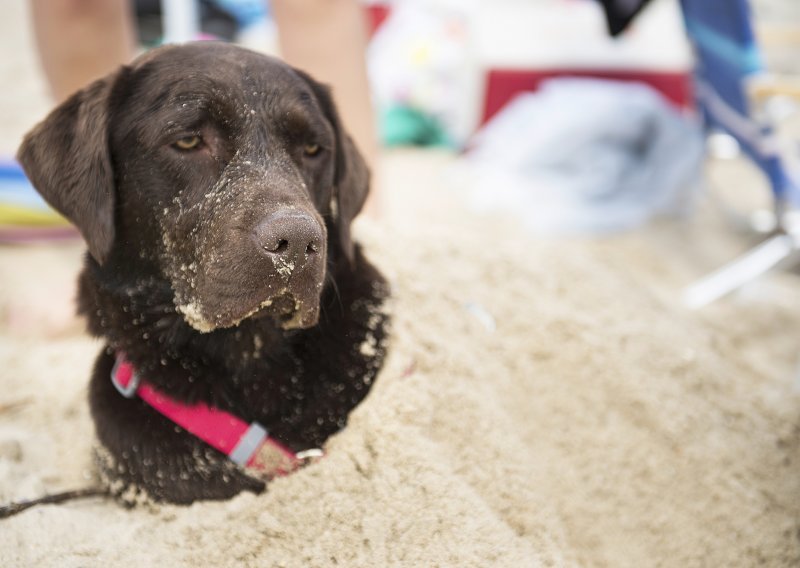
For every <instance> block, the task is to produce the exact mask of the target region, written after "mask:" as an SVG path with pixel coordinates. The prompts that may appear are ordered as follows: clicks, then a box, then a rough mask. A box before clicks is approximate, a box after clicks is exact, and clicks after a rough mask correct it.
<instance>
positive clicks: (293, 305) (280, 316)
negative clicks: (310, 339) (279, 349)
mask: <svg viewBox="0 0 800 568" xmlns="http://www.w3.org/2000/svg"><path fill="white" fill-rule="evenodd" d="M265 318H269V319H272V320H273V321H274V322H275V324H276V325H277V326H278V327H280V328H281V329H285V330H290V329H306V328H309V327H313V326H315V325H317V322H319V300H318V299H316V300H315V301H312V302H309V301H301V300H298V299H297V298H295V296H294V295H292V294H291V293H290V292H284V293H282V294H278V295H277V296H276V297H274V298H271V299H269V300H267V301H265V302H263V303H262V304H260V305H259V307H258V308H257V309H256V311H254V312H251V315H249V316H248V319H254V320H255V319H265Z"/></svg>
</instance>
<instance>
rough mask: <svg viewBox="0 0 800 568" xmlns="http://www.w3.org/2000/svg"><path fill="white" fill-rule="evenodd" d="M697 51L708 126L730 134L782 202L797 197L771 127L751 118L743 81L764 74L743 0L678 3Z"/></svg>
mask: <svg viewBox="0 0 800 568" xmlns="http://www.w3.org/2000/svg"><path fill="white" fill-rule="evenodd" d="M681 7H682V8H683V14H684V19H685V21H686V31H687V34H688V36H689V39H690V41H691V42H692V45H693V47H694V50H695V56H696V58H697V62H696V69H695V75H696V81H697V99H698V103H699V105H700V108H701V111H702V113H703V116H704V118H705V121H706V124H707V125H708V126H709V127H712V128H719V129H721V130H723V131H725V132H728V133H729V134H731V135H732V136H733V137H735V138H736V140H737V141H738V142H739V144H740V145H741V147H742V149H743V150H744V152H745V153H746V154H747V155H748V156H749V157H750V158H751V159H752V160H753V161H754V162H755V163H756V164H757V165H758V166H759V167H760V168H761V170H762V171H763V172H764V173H765V174H766V175H767V177H768V178H769V181H770V185H771V186H772V190H773V193H774V194H775V197H776V199H778V200H779V201H785V200H786V199H787V198H788V196H789V193H790V192H791V193H792V194H797V193H798V192H797V188H796V187H795V186H794V185H793V184H792V182H791V180H790V178H789V176H788V175H787V173H786V169H785V167H784V165H783V162H782V160H781V158H780V156H779V155H778V153H777V145H776V144H775V142H774V139H773V133H772V129H771V128H770V127H769V125H765V124H759V123H758V122H756V121H755V120H754V119H753V116H752V108H751V105H750V100H749V97H748V93H747V81H748V80H749V79H751V78H752V77H753V76H755V75H758V74H759V73H761V72H763V64H762V61H761V55H760V52H759V50H758V46H757V44H756V41H755V37H754V35H753V28H752V25H751V15H750V6H749V5H748V2H747V0H681Z"/></svg>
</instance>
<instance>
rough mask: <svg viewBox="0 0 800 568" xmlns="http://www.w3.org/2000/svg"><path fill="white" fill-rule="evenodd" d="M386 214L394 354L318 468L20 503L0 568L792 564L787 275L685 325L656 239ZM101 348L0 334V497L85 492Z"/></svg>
mask: <svg viewBox="0 0 800 568" xmlns="http://www.w3.org/2000/svg"><path fill="white" fill-rule="evenodd" d="M415 160H416V161H415ZM401 166H402V167H403V168H405V167H410V168H411V170H412V171H415V172H424V171H425V169H426V167H429V166H430V164H427V165H426V162H425V160H419V159H418V158H415V157H414V156H399V157H397V158H395V161H394V162H392V163H390V168H389V172H388V173H391V171H392V167H395V168H399V167H401ZM406 179H408V178H406ZM418 197H419V196H418ZM398 199H400V200H401V201H403V203H405V206H406V207H409V208H413V204H412V203H410V202H408V201H406V199H407V197H400V198H398ZM451 209H452V208H451ZM393 210H394V211H399V213H398V215H397V216H396V217H394V219H395V221H389V222H387V223H386V224H385V225H383V226H381V227H374V226H369V225H363V226H362V227H361V231H360V234H361V240H362V241H363V242H365V243H366V246H367V248H368V250H369V254H370V256H371V258H373V259H374V260H375V261H376V263H377V264H379V265H380V267H381V268H382V270H383V271H384V272H385V274H387V276H388V277H389V278H390V280H391V282H392V285H393V290H394V300H393V306H392V311H393V314H394V315H393V317H394V325H393V335H392V343H391V354H390V357H389V360H388V362H387V364H386V366H385V368H384V370H383V372H382V374H381V376H380V378H379V379H378V381H377V383H376V385H375V387H374V388H373V390H372V392H371V394H370V395H369V397H368V398H367V399H366V401H365V402H364V403H363V404H362V405H361V406H360V407H358V408H357V409H356V411H355V412H354V413H353V414H352V417H351V420H350V423H349V426H348V427H347V428H346V429H345V430H344V431H343V432H342V433H341V434H340V435H338V436H336V437H335V438H334V439H332V440H331V441H330V443H329V445H328V448H327V449H328V455H327V457H326V458H325V459H324V460H322V461H321V462H319V463H317V464H314V465H312V466H309V467H307V468H305V469H303V470H301V471H299V472H298V473H296V474H294V475H291V476H290V477H287V478H282V479H279V480H277V481H275V482H273V483H272V484H271V485H270V487H269V490H268V492H267V493H266V494H264V495H261V496H254V495H250V494H244V495H241V496H239V497H237V498H235V499H233V500H231V501H229V502H222V503H213V502H207V503H197V504H195V505H193V506H191V507H175V506H147V507H140V508H137V509H134V510H125V509H122V508H120V507H119V506H118V505H116V504H115V503H113V502H109V501H106V500H102V499H90V500H86V501H83V502H73V503H69V504H65V505H59V506H43V507H38V508H35V509H32V510H29V511H27V512H25V513H22V514H20V515H18V516H16V517H14V518H11V519H8V520H5V521H0V524H1V525H2V529H1V530H0V556H2V565H3V566H59V567H64V566H87V565H90V566H150V565H164V566H193V565H213V566H540V565H541V566H571V565H588V566H615V567H619V566H655V565H659V566H661V565H663V566H682V567H685V566H753V565H762V564H763V565H767V566H796V565H798V562H800V474H799V472H800V397H798V396H797V393H796V391H794V390H793V385H792V383H791V380H790V379H789V372H788V368H789V364H788V363H786V361H788V360H789V359H790V357H793V356H794V355H795V354H796V352H797V337H799V336H800V335H798V334H797V330H798V329H800V309H799V308H798V306H800V301H799V300H800V290H798V289H797V288H798V287H797V286H796V282H795V281H792V280H791V279H789V278H788V277H781V276H773V277H770V278H768V279H767V280H766V282H768V284H762V286H765V285H768V286H770V287H771V288H770V290H771V292H770V300H769V301H765V300H751V301H745V300H740V301H739V302H738V303H731V302H728V303H723V304H722V305H721V306H719V307H716V308H712V309H711V310H709V311H707V312H705V313H704V314H703V316H702V319H701V316H700V315H698V314H695V313H690V312H687V311H684V310H683V309H681V308H680V307H678V306H677V305H674V304H673V303H672V302H671V300H670V299H669V298H671V296H670V294H668V293H666V292H665V290H666V288H667V286H666V284H665V282H666V281H668V280H669V277H668V274H671V277H673V278H674V277H675V273H676V271H677V272H679V268H676V267H679V266H680V262H679V261H676V260H675V259H679V258H681V256H680V255H676V254H675V253H673V260H672V268H671V269H670V268H668V267H669V265H670V263H669V262H668V260H669V259H665V258H662V259H654V258H653V250H652V249H648V252H647V254H645V253H643V252H642V249H641V246H642V245H641V244H633V245H630V244H628V245H626V244H624V243H617V244H616V245H613V246H612V245H592V246H590V245H586V244H580V243H549V244H548V243H542V242H535V241H532V240H530V239H528V238H526V237H524V236H523V235H521V234H518V233H516V232H515V230H514V229H513V228H509V227H508V226H507V225H508V224H507V223H490V222H486V221H479V220H476V219H474V218H471V217H469V216H468V215H467V214H466V213H464V212H461V211H459V212H458V214H457V215H446V214H445V209H443V208H441V207H440V208H438V209H435V210H436V211H437V215H438V219H439V222H438V223H435V224H434V223H427V222H425V220H424V219H423V220H422V222H419V223H415V224H413V226H408V225H409V223H400V222H397V221H396V219H397V218H398V217H403V216H404V215H403V204H398V206H397V207H395V208H394V209H393ZM5 254H7V255H8V254H18V252H17V253H15V252H13V251H12V252H8V251H7V252H6V253H5ZM42 268H43V269H44V267H42ZM670 271H671V272H670ZM757 297H758V298H763V294H759V295H757ZM780 318H783V319H780ZM775 322H777V323H778V325H777V326H775V325H773V324H774V323H775ZM770 334H774V335H775V336H776V337H778V336H780V337H784V336H785V335H786V334H789V336H790V337H794V340H793V341H794V346H795V347H794V351H789V355H788V356H787V357H785V359H786V361H783V360H781V359H780V357H777V356H775V354H774V353H772V352H771V351H770V349H784V350H785V349H790V345H791V340H788V341H787V340H785V341H784V343H783V344H780V342H778V347H775V344H776V342H775V341H771V339H772V338H771V337H770ZM769 345H771V346H772V347H769ZM98 348H99V346H98V344H96V343H94V342H93V341H91V340H89V339H85V338H83V337H80V336H78V337H72V338H64V339H58V340H50V341H46V342H44V341H37V340H30V339H29V340H23V339H19V338H14V337H10V336H9V335H7V334H6V336H4V337H3V339H2V353H0V355H1V356H2V361H3V364H2V367H0V373H2V375H3V377H2V381H1V382H0V384H2V385H3V392H4V394H3V396H2V404H1V405H0V501H8V500H10V499H16V498H23V497H31V496H35V495H39V494H41V493H44V492H47V491H57V490H63V489H66V488H73V487H78V486H85V485H87V484H89V483H91V477H92V473H91V464H90V458H89V456H90V447H91V443H92V435H91V430H92V426H91V423H90V421H89V418H88V413H87V406H86V402H85V394H86V393H85V385H86V381H87V377H88V370H89V367H90V365H91V362H92V359H93V357H94V354H95V353H96V351H97V350H98ZM784 363H786V364H784Z"/></svg>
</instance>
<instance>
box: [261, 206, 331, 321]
mask: <svg viewBox="0 0 800 568" xmlns="http://www.w3.org/2000/svg"><path fill="white" fill-rule="evenodd" d="M253 240H254V242H255V245H256V247H257V248H258V251H259V253H260V254H261V255H263V256H264V257H266V258H267V260H268V261H269V262H271V263H272V266H273V267H274V270H275V273H276V274H277V277H278V279H279V280H280V281H281V284H282V287H281V291H280V292H279V293H278V294H276V295H275V296H273V297H272V298H270V299H269V300H268V301H267V302H265V306H264V309H263V310H262V312H263V313H264V314H265V315H270V316H272V317H275V318H277V319H278V321H279V323H280V325H281V327H282V328H284V329H293V328H304V327H310V326H312V325H314V324H316V323H317V320H318V319H319V296H320V292H321V291H322V285H323V280H324V277H325V258H326V254H327V251H326V236H325V232H324V229H323V228H322V225H321V224H320V223H319V222H318V221H317V220H316V219H315V218H314V217H312V216H311V215H310V214H308V213H305V212H302V211H297V210H289V211H279V212H277V213H273V214H271V215H269V216H267V217H266V218H265V219H263V220H262V221H261V222H260V223H259V224H258V225H257V226H256V228H255V229H254V231H253Z"/></svg>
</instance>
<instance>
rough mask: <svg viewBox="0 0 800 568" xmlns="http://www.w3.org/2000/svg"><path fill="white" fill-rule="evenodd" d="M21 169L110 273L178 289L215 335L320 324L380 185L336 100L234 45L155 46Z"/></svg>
mask: <svg viewBox="0 0 800 568" xmlns="http://www.w3.org/2000/svg"><path fill="white" fill-rule="evenodd" d="M18 157H19V161H20V162H21V163H22V165H23V167H24V169H25V171H26V173H27V174H28V176H29V177H30V179H31V181H32V182H33V184H34V186H35V187H36V189H37V190H38V191H39V192H40V193H41V194H42V195H43V196H44V198H45V199H46V200H47V201H48V202H49V203H50V204H51V205H52V206H53V207H54V208H55V209H56V210H58V211H60V212H61V213H62V214H63V215H64V216H66V217H67V218H69V219H70V220H71V221H73V222H74V223H75V225H77V227H78V229H79V230H80V231H81V233H82V235H83V236H84V238H85V240H86V242H87V244H88V247H89V252H90V253H91V256H92V258H93V261H94V262H96V263H98V264H99V265H102V270H108V271H110V273H112V274H115V275H118V277H120V278H127V277H129V276H130V275H135V274H153V273H155V274H156V275H157V276H159V277H162V278H164V279H166V280H167V281H168V282H169V283H170V284H171V286H172V289H173V290H174V293H175V304H176V306H177V308H178V309H179V310H180V311H181V312H182V313H183V314H184V317H185V318H186V320H187V321H188V322H189V323H190V324H191V325H192V326H193V327H195V328H196V329H198V330H200V331H210V330H212V329H216V328H220V327H230V326H233V325H236V324H237V323H238V322H239V321H241V320H242V319H244V318H247V317H251V316H254V317H258V316H260V315H270V316H272V317H275V318H277V319H278V321H279V322H280V324H281V326H282V327H284V328H285V329H289V328H297V327H308V326H310V325H313V324H314V323H316V321H317V318H318V313H319V302H320V293H321V290H322V287H323V282H324V280H325V274H326V269H327V267H326V265H327V264H328V263H329V262H351V261H352V255H353V246H354V245H353V243H352V242H351V240H350V222H351V221H352V219H353V217H355V215H356V214H357V213H358V211H359V210H360V209H361V206H362V204H363V202H364V200H365V198H366V195H367V190H368V185H369V174H368V171H367V168H366V165H365V164H364V161H363V159H362V158H361V156H360V155H359V154H358V152H357V151H356V149H355V147H354V145H353V143H352V141H351V140H350V138H349V137H348V136H347V135H346V134H345V133H344V131H343V130H342V127H341V125H340V121H339V118H338V116H337V113H336V110H335V108H334V105H333V102H332V100H331V97H330V94H329V92H328V89H327V88H325V87H323V86H321V85H320V84H318V83H317V82H315V81H314V80H313V79H311V78H310V77H309V76H308V75H306V74H304V73H303V72H301V71H298V70H295V69H293V68H291V67H289V66H288V65H286V64H284V63H282V62H280V61H279V60H277V59H274V58H270V57H267V56H264V55H260V54H256V53H253V52H250V51H247V50H244V49H241V48H237V47H234V46H231V45H226V44H218V43H201V44H188V45H184V46H171V47H165V48H161V49H158V50H154V51H152V52H150V53H148V54H146V55H144V56H143V57H141V58H139V59H138V60H136V61H134V62H133V64H131V65H130V66H126V67H122V68H121V69H120V70H119V71H117V72H116V73H114V74H112V75H110V76H108V77H106V78H104V79H102V80H100V81H97V82H95V83H93V84H92V85H90V86H88V87H87V88H85V89H83V90H82V91H80V92H78V93H76V94H75V95H73V96H72V97H71V98H70V99H68V100H67V101H66V102H64V103H63V104H61V105H60V106H59V107H58V108H56V109H55V110H54V111H53V112H52V113H51V114H50V115H49V116H48V117H47V118H46V119H45V120H44V121H43V122H42V123H40V124H39V125H37V126H36V128H35V129H34V130H33V131H31V132H30V133H29V134H28V136H27V137H26V138H25V140H24V142H23V144H22V146H21V148H20V150H19V154H18Z"/></svg>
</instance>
